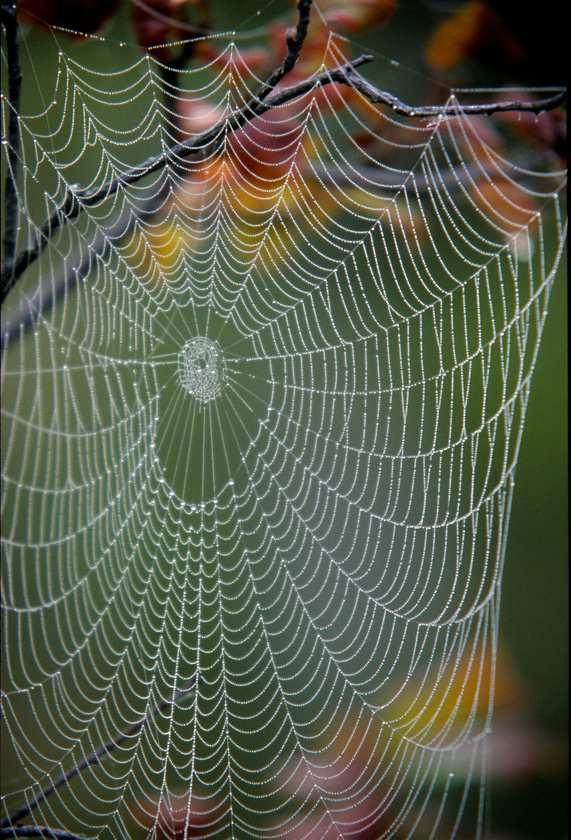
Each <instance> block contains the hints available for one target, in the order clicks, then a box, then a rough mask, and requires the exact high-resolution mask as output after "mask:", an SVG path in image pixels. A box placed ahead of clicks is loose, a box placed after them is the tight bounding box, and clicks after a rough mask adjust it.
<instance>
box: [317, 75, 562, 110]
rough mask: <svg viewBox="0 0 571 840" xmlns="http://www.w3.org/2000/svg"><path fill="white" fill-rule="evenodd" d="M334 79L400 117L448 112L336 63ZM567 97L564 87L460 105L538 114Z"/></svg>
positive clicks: (443, 108)
mask: <svg viewBox="0 0 571 840" xmlns="http://www.w3.org/2000/svg"><path fill="white" fill-rule="evenodd" d="M332 75H335V81H337V82H341V83H343V84H346V85H349V86H350V87H352V88H353V89H354V90H358V91H359V93H362V94H363V96H365V97H366V98H367V99H368V100H369V101H370V102H374V103H378V104H381V105H388V106H389V107H390V108H392V109H393V111H394V112H395V113H396V114H400V115H401V116H403V117H419V118H422V117H439V116H441V115H444V114H446V113H447V112H448V113H449V112H450V109H449V108H447V106H446V105H408V104H407V103H406V102H403V101H402V99H399V98H398V97H397V96H394V95H393V94H392V93H388V92H387V91H385V90H380V89H379V88H377V87H375V86H374V85H372V84H371V83H370V82H368V81H367V80H366V79H364V78H363V77H362V76H359V75H357V74H356V73H354V72H353V70H352V68H349V69H345V68H343V67H340V68H339V69H338V70H335V71H333V74H332ZM566 97H567V91H565V90H562V91H559V92H558V93H555V94H553V96H548V97H545V98H544V99H538V100H536V101H535V102H528V101H525V100H523V99H512V100H509V101H506V102H481V103H477V104H474V105H462V113H463V114H483V115H488V116H491V115H492V114H498V113H505V112H506V111H520V112H524V111H527V112H531V113H532V114H539V113H541V112H542V111H551V110H553V109H554V108H557V107H558V106H559V105H562V104H563V102H565V99H566Z"/></svg>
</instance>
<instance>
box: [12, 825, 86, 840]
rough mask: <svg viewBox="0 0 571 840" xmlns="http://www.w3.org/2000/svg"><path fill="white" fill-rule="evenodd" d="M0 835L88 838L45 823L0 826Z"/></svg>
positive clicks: (82, 839)
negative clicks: (10, 826) (49, 826)
mask: <svg viewBox="0 0 571 840" xmlns="http://www.w3.org/2000/svg"><path fill="white" fill-rule="evenodd" d="M0 837H52V838H56V840H87V839H86V838H85V837H83V836H80V835H79V834H71V833H70V832H69V831H62V830H61V829H59V828H48V827H47V826H44V825H15V826H13V827H12V828H0Z"/></svg>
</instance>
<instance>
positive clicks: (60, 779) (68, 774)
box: [0, 677, 196, 837]
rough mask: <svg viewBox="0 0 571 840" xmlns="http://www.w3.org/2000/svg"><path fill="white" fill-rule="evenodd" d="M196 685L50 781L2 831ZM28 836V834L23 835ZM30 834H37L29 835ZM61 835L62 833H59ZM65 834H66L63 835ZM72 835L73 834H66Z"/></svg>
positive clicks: (191, 684) (2, 824)
mask: <svg viewBox="0 0 571 840" xmlns="http://www.w3.org/2000/svg"><path fill="white" fill-rule="evenodd" d="M195 686H196V680H195V678H194V677H193V678H192V680H190V682H189V683H187V685H186V686H184V687H183V688H181V689H180V690H179V691H178V692H177V693H176V694H175V696H174V697H172V698H169V699H168V700H163V701H162V702H161V703H158V704H157V705H156V706H154V707H153V708H152V709H151V711H150V712H149V713H148V714H146V715H145V717H144V718H141V720H138V721H137V722H136V723H134V724H133V725H132V726H130V727H129V728H128V729H125V730H124V731H123V732H119V733H118V734H117V735H115V737H114V738H110V739H109V741H107V742H106V743H105V744H101V746H99V747H97V749H96V750H94V751H93V752H91V753H89V755H86V756H85V758H83V759H82V760H81V761H78V762H77V764H74V765H73V767H70V769H69V770H66V771H64V772H63V773H61V774H60V775H59V776H57V778H56V779H54V780H53V782H50V784H49V785H47V786H46V787H45V788H43V790H41V791H40V792H39V793H38V794H37V795H36V796H34V798H33V799H31V800H30V801H29V802H27V803H26V804H25V805H22V806H21V807H20V808H18V810H17V811H14V813H13V814H10V815H9V816H8V817H5V818H4V819H3V820H2V821H1V822H0V829H1V830H2V831H4V830H6V829H7V828H8V826H11V825H12V823H17V822H19V821H20V820H22V819H24V817H26V816H27V815H28V814H29V813H30V812H31V811H33V810H34V808H37V806H38V805H40V804H41V803H42V802H43V801H44V800H45V799H47V798H48V796H50V794H52V793H53V792H54V791H55V790H57V789H58V788H60V787H61V786H62V785H64V784H66V783H67V782H69V781H70V780H71V779H73V778H74V777H75V776H78V775H79V774H80V773H82V772H83V770H85V769H86V768H87V767H90V766H91V765H92V764H99V762H100V761H102V760H103V759H105V758H107V756H108V755H110V754H111V753H112V752H113V751H114V750H116V749H117V747H119V746H120V745H121V744H122V743H123V742H124V741H126V740H128V739H129V738H132V737H133V735H136V734H137V733H138V732H140V731H141V729H143V728H144V726H145V725H146V724H147V723H149V721H152V720H153V719H154V718H155V717H156V716H157V715H158V714H159V713H160V712H162V711H163V709H166V708H167V707H168V706H172V705H174V704H175V703H176V702H177V701H178V700H180V699H182V698H183V697H185V696H186V695H187V694H188V693H189V692H190V691H192V690H193V689H194V688H195ZM8 830H9V831H13V830H14V829H12V828H11V827H10V828H9V829H8ZM43 830H44V831H49V830H50V829H43ZM0 836H9V835H0ZM23 836H26V835H23ZM28 836H30V837H31V836H35V835H28ZM43 836H46V837H49V836H50V835H49V834H45V835H43ZM58 836H60V835H58ZM61 836H64V835H61ZM66 836H71V835H66Z"/></svg>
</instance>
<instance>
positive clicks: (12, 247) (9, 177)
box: [0, 0, 22, 276]
mask: <svg viewBox="0 0 571 840" xmlns="http://www.w3.org/2000/svg"><path fill="white" fill-rule="evenodd" d="M0 14H1V20H2V25H3V26H4V32H5V33H6V60H7V64H8V137H7V143H8V166H7V171H6V183H5V186H4V196H5V201H6V223H5V228H4V271H5V272H6V274H7V276H9V275H10V272H11V270H12V266H13V264H14V257H15V254H16V239H17V232H18V191H17V188H16V181H17V174H18V150H19V148H20V122H19V120H20V88H21V85H22V73H21V70H20V58H19V54H18V20H17V17H16V3H15V2H6V0H2V5H1V8H0ZM3 139H4V138H3ZM3 274H4V272H3Z"/></svg>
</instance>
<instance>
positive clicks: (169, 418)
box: [2, 37, 565, 838]
mask: <svg viewBox="0 0 571 840" xmlns="http://www.w3.org/2000/svg"><path fill="white" fill-rule="evenodd" d="M344 43H345V42H343V41H342V40H339V39H338V38H336V37H330V38H329V39H328V41H327V46H326V48H325V51H324V55H323V67H327V68H333V67H335V66H337V65H338V64H340V63H342V62H343V61H345V60H347V58H348V56H346V55H344V54H343V50H342V47H343V45H344ZM99 51H101V53H103V55H102V60H100V59H99V55H100V52H99ZM109 51H112V59H111V61H112V64H110V58H109V55H110V52H109ZM78 56H79V58H80V59H81V61H78V60H77V57H78ZM88 62H90V63H88ZM98 62H99V63H98ZM33 63H34V59H32V66H33ZM54 64H57V79H56V83H55V93H54V95H53V101H50V102H46V103H45V108H39V109H36V111H35V112H33V115H29V114H28V115H26V113H25V112H24V116H22V118H21V121H20V124H21V132H22V140H23V142H22V149H21V151H20V155H21V157H20V167H21V173H22V174H21V178H20V181H19V202H20V203H19V224H20V230H19V246H20V247H21V246H23V245H24V244H25V243H26V242H27V241H28V239H29V237H30V236H31V235H32V233H33V232H34V230H36V229H37V227H39V225H41V223H42V221H43V220H44V219H45V218H46V216H47V215H49V214H50V213H51V212H53V210H54V209H55V208H56V207H57V206H59V205H60V204H61V201H62V200H63V197H64V196H65V193H66V189H67V188H68V186H69V185H70V184H73V183H79V184H80V185H81V187H83V188H87V189H94V188H97V187H98V186H100V185H101V184H102V183H104V182H105V181H107V180H108V179H110V178H111V177H114V176H116V175H119V174H120V173H121V172H122V171H124V170H125V169H126V168H127V167H128V166H129V165H133V164H135V163H138V162H139V161H140V160H142V159H144V158H145V156H146V155H147V154H148V153H152V152H153V151H154V152H158V151H160V149H161V148H164V147H166V146H168V145H170V144H171V143H172V142H173V140H174V139H175V136H174V135H175V115H174V113H173V112H172V108H173V104H174V103H178V105H179V106H184V105H187V106H191V107H189V108H188V113H190V114H191V115H192V114H197V113H200V111H199V109H200V108H201V107H204V106H205V104H206V103H210V105H212V104H214V105H216V106H217V107H218V108H219V109H220V112H221V111H224V113H225V114H226V115H229V114H231V113H232V111H234V110H236V109H237V108H239V107H241V106H242V105H243V104H244V103H245V102H246V101H247V100H248V99H249V97H250V95H251V94H252V93H253V92H254V91H255V90H256V89H257V88H258V86H259V83H260V82H259V80H258V79H256V78H255V77H254V75H253V74H252V73H250V72H249V70H248V68H247V66H246V65H245V64H244V62H243V60H242V58H241V54H240V52H239V50H238V49H237V48H236V46H235V45H234V43H233V42H232V40H231V39H228V43H227V45H226V46H225V47H224V50H223V60H222V62H218V63H217V64H216V65H206V66H203V67H197V68H193V69H189V70H185V71H182V72H181V73H180V74H179V76H178V82H177V86H176V87H170V88H169V89H168V90H167V91H165V90H164V89H163V88H164V84H165V83H164V82H163V81H162V78H163V77H162V75H161V65H160V62H159V61H158V60H157V59H156V58H155V57H153V55H152V54H151V55H148V56H147V55H145V56H141V55H140V53H137V52H136V50H135V49H134V48H131V47H129V46H124V47H121V48H118V47H117V45H114V44H108V43H106V42H105V41H102V42H101V43H98V44H92V45H90V46H89V48H87V47H86V48H85V49H84V51H83V52H79V51H77V50H76V51H75V52H73V51H71V52H69V53H66V52H65V51H63V49H59V50H56V52H55V53H54ZM98 66H99V67H110V66H114V67H115V68H116V69H115V70H114V72H104V73H103V72H100V71H98V69H97V67H98ZM165 92H166V93H168V97H167V98H166V99H165V96H164V94H165ZM197 109H198V110H197ZM201 127H202V126H201ZM201 127H200V128H201ZM198 130H199V128H198V127H197V128H196V129H195V127H194V126H193V123H192V118H188V119H187V121H186V122H185V123H184V127H183V131H184V136H185V137H187V136H191V135H193V134H194V133H197V131H198ZM357 132H358V133H359V135H360V138H361V139H360V140H359V143H357V141H356V140H355V139H354V138H355V135H356V133H357ZM363 138H364V139H363ZM365 141H369V142H365ZM268 149H270V150H274V151H275V150H276V149H277V150H278V152H277V154H276V156H274V158H272V157H271V155H270V157H269V158H268V155H267V152H268ZM359 154H360V156H361V158H360V163H356V159H357V156H358V155H359ZM363 160H364V161H365V164H366V165H363ZM387 161H388V162H387ZM563 182H564V173H563V172H555V173H554V172H550V173H547V172H536V173H534V172H531V171H529V170H528V169H525V168H522V167H518V166H517V165H514V164H513V163H510V162H508V161H507V160H505V159H503V157H501V156H500V154H499V153H498V152H497V151H496V150H494V148H493V147H492V146H490V145H489V143H488V138H487V137H486V136H484V134H483V133H482V122H481V121H478V120H474V119H470V118H468V117H467V116H466V115H465V114H464V113H463V111H462V107H461V105H460V103H459V102H458V100H457V99H456V98H455V97H454V96H451V97H450V99H449V101H448V103H447V106H446V109H445V113H444V114H443V116H442V117H441V118H439V119H437V120H434V121H433V122H431V123H429V122H428V121H426V120H424V121H416V122H415V121H412V120H411V121H406V120H400V119H396V118H395V116H394V115H393V114H392V113H391V112H390V111H389V112H388V111H387V109H386V108H377V107H376V106H372V105H371V104H369V103H367V102H365V100H364V99H363V98H362V97H361V96H360V95H358V94H355V93H354V92H350V91H349V90H348V89H345V88H341V87H337V86H333V85H331V86H328V87H325V88H323V89H321V90H319V91H316V90H313V91H310V92H309V93H307V94H306V95H304V96H303V97H300V98H299V99H298V100H296V101H295V102H294V103H292V104H289V105H288V106H286V107H283V108H278V109H275V110H274V111H272V112H271V113H269V114H266V115H265V116H263V117H260V118H258V119H257V120H256V129H255V132H253V133H252V132H250V133H249V134H248V133H247V132H237V133H235V134H234V135H233V136H230V135H228V136H227V137H226V138H225V139H224V147H223V151H222V153H221V154H216V155H212V154H208V150H206V152H205V154H204V155H201V156H194V157H189V158H186V159H177V160H176V161H173V162H171V163H169V164H168V165H166V166H165V167H163V168H162V169H161V170H160V171H157V172H155V173H154V174H152V175H149V176H148V177H147V178H145V179H143V180H141V181H139V182H137V183H135V184H132V185H130V186H124V187H122V188H120V189H119V190H118V192H117V193H116V194H115V195H113V196H110V197H108V198H107V199H103V200H102V201H101V202H100V203H99V204H97V205H96V206H94V207H89V208H86V209H85V210H84V211H83V212H82V213H81V214H80V215H79V217H78V218H77V219H76V220H74V221H73V222H70V223H69V224H68V225H67V226H66V228H65V230H63V231H62V232H60V234H59V235H58V236H56V237H54V239H53V241H52V242H51V244H50V246H49V247H48V248H47V249H46V251H45V253H44V255H43V257H42V258H41V260H40V261H39V262H38V264H37V265H36V266H35V267H34V268H32V269H31V270H30V271H28V273H27V276H26V277H25V278H24V279H23V280H22V281H21V284H20V293H19V296H18V306H19V307H20V314H21V313H22V312H24V314H26V313H27V314H29V313H32V312H33V311H35V309H37V306H38V288H39V287H40V285H41V288H42V289H43V294H44V296H45V295H49V294H50V293H54V292H55V290H56V288H61V287H60V286H58V283H59V281H60V279H61V277H62V276H65V275H69V274H70V273H71V274H73V272H74V271H75V274H76V277H75V281H76V282H74V283H73V284H68V286H67V287H66V290H65V292H64V293H63V294H60V295H59V298H58V300H57V301H56V302H55V303H54V305H53V306H51V307H44V308H43V309H42V311H41V314H40V315H39V317H37V318H36V319H35V322H34V324H33V326H32V329H29V330H25V329H24V328H22V330H21V335H20V337H18V336H17V337H16V338H13V339H12V340H11V341H10V343H9V345H8V346H7V348H5V350H4V353H3V358H2V377H3V386H4V402H3V424H4V428H3V440H4V453H3V454H4V458H3V473H2V474H3V482H4V494H3V517H4V520H3V521H4V532H3V557H4V574H3V590H2V595H3V634H2V635H3V640H4V642H3V659H4V694H3V717H2V725H3V728H4V744H5V750H6V753H7V759H6V761H7V762H8V766H9V768H10V769H9V773H8V775H5V797H4V800H3V808H4V815H5V814H8V813H11V812H13V811H14V809H15V807H16V806H17V805H19V804H21V803H22V802H26V801H30V800H31V799H33V797H34V796H35V795H37V794H38V792H39V791H40V790H41V789H42V788H44V787H45V786H46V785H48V784H49V782H50V780H54V779H56V778H57V777H58V776H59V774H60V773H61V772H62V770H65V769H68V768H70V767H72V766H73V765H74V764H76V763H77V762H79V761H81V760H82V758H84V757H85V756H87V755H89V754H90V753H91V752H92V751H93V750H94V749H96V748H97V746H98V745H100V744H103V743H105V742H108V741H110V740H111V739H115V741H116V740H117V738H118V733H121V732H126V731H127V730H129V728H131V733H130V734H129V735H128V737H126V738H124V739H121V740H120V743H118V744H117V747H116V748H115V749H114V750H113V751H110V752H109V754H108V755H107V757H106V758H104V759H103V760H101V761H99V762H96V763H93V764H92V765H91V766H89V767H88V768H86V769H85V770H83V771H82V773H81V774H80V775H79V776H78V777H76V778H74V779H73V780H71V781H70V782H69V783H66V784H64V785H63V786H61V787H60V788H58V790H57V791H56V792H55V793H53V794H52V795H51V796H49V797H48V798H47V799H45V800H44V801H43V802H41V803H40V804H39V805H38V807H36V808H35V809H34V810H33V811H32V813H31V814H30V815H29V816H28V817H27V819H26V820H25V821H27V822H29V823H32V824H37V825H49V826H51V827H53V828H65V829H68V830H70V831H74V832H77V833H78V834H82V835H85V836H89V837H102V838H107V837H109V838H111V837H118V838H119V837H139V836H140V837H143V836H151V837H192V836H200V837H204V838H206V837H223V838H225V837H243V838H252V837H307V838H313V837H324V838H334V837H358V836H363V833H364V832H369V833H368V834H366V836H371V837H372V836H374V837H405V836H406V837H431V838H438V837H445V836H446V837H448V836H458V837H462V836H466V837H474V836H482V835H483V834H485V827H486V806H487V797H488V791H487V787H486V744H487V735H488V733H489V732H490V730H491V727H492V705H493V685H494V666H495V661H496V646H497V633H498V611H499V602H500V584H501V576H502V564H503V561H504V555H505V547H506V536H507V527H508V521H509V511H510V504H511V498H512V491H513V486H514V471H515V466H516V462H517V457H518V450H519V446H520V440H521V434H522V428H523V422H524V418H525V410H526V404H527V400H528V395H529V388H530V381H531V376H532V373H533V368H534V363H535V359H536V355H537V352H538V347H539V342H540V338H541V332H542V328H543V324H544V319H545V316H546V312H547V305H548V300H549V295H550V291H551V286H552V282H553V280H554V276H555V272H556V269H557V266H558V262H559V258H560V254H561V249H562V247H563V241H564V230H565V228H564V209H563V204H562V202H563V193H562V190H563ZM554 185H555V188H554ZM117 219H122V220H123V223H122V225H120V226H119V228H120V230H119V229H118V228H117V224H116V222H117ZM102 243H103V244H104V245H105V247H104V248H102V247H101V244H102ZM90 258H91V261H90V262H89V259H90ZM86 259H87V260H88V264H87V267H86V266H85V261H86ZM80 267H81V268H80ZM46 290H47V291H46ZM14 299H15V298H12V300H14ZM12 309H14V305H12ZM9 311H10V312H11V310H9ZM12 315H13V312H12ZM194 678H196V679H197V685H196V689H195V690H189V691H185V690H184V688H185V686H188V685H189V684H191V682H192V680H193V679H194ZM169 701H170V702H169ZM153 710H154V711H153ZM145 716H147V718H146V721H145V723H144V725H142V726H139V727H137V726H135V725H136V724H137V723H140V722H141V721H142V720H143V719H144V718H145ZM360 832H361V834H360Z"/></svg>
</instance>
